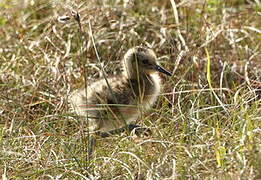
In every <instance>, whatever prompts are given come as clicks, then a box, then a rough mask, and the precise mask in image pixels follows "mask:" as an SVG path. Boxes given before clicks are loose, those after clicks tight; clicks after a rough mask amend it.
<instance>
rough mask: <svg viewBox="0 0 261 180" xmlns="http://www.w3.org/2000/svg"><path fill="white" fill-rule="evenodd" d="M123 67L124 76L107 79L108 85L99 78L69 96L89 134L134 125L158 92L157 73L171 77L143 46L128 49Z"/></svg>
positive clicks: (154, 56)
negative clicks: (84, 121) (87, 121)
mask: <svg viewBox="0 0 261 180" xmlns="http://www.w3.org/2000/svg"><path fill="white" fill-rule="evenodd" d="M122 65H123V67H124V71H123V73H122V74H121V75H119V76H114V77H108V78H107V81H108V84H107V83H106V81H105V79H101V80H98V81H96V82H93V83H91V84H90V85H89V86H88V87H87V91H86V89H85V88H83V89H79V90H76V91H74V92H73V93H72V95H71V96H70V97H69V100H70V103H71V104H72V106H73V108H74V110H75V111H76V113H77V114H78V116H80V117H86V115H87V114H88V119H89V129H90V131H96V130H97V131H101V132H107V131H110V130H114V129H118V128H121V127H124V126H126V125H127V124H130V123H132V122H135V121H136V120H137V118H138V116H139V115H140V114H141V112H143V111H146V110H148V109H149V108H150V107H151V106H152V105H153V103H154V102H155V101H156V99H157V96H158V95H159V93H160V85H161V81H160V77H159V75H158V73H157V71H160V72H163V73H165V74H167V75H171V74H170V73H169V72H168V71H166V70H164V69H163V68H161V67H160V66H159V65H158V64H157V62H156V55H155V53H154V52H153V51H152V50H150V49H147V48H143V47H134V48H132V49H130V50H128V52H127V53H126V54H125V56H124V58H123V61H122ZM108 85H109V86H108Z"/></svg>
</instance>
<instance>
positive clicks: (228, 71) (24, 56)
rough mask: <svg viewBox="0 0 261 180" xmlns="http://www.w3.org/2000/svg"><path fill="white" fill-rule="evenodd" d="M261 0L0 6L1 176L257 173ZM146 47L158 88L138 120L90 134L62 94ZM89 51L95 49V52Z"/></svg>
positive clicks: (260, 158)
mask: <svg viewBox="0 0 261 180" xmlns="http://www.w3.org/2000/svg"><path fill="white" fill-rule="evenodd" d="M260 7H261V6H260V1H258V0H256V1H251V0H230V1H219V0H187V1H185V0H175V1H174V0H147V1H144V0H141V1H131V0H130V1H128V0H126V1H120V0H104V1H95V0H89V1H81V0H74V1H67V0H61V1H51V0H39V1H35V0H30V1H29V0H26V1H21V2H20V1H15V0H2V1H0V8H1V11H0V36H1V38H0V92H1V93H0V174H2V178H3V179H88V178H89V179H140V180H141V179H261V152H260V149H261V148H260V147H261V143H260V142H261V129H260V127H261V106H260V99H261V98H260V96H261V61H260V59H261V54H260V45H261V44H260V42H261V41H260V40H261V30H260V29H261V27H260V26H261V23H260V10H261V8H260ZM136 45H144V46H148V47H150V48H152V49H154V51H155V52H156V54H157V56H158V57H159V60H160V62H161V65H162V66H163V67H165V68H166V69H168V70H170V71H171V72H173V76H172V77H165V76H162V79H163V87H162V93H161V95H160V97H159V98H158V100H157V102H156V103H155V104H154V106H153V108H152V109H151V110H150V111H149V112H146V113H144V114H143V116H142V117H140V118H139V122H138V124H139V125H141V126H143V127H147V128H150V130H151V134H144V135H139V136H137V135H135V134H133V133H128V132H123V133H118V134H115V135H112V136H109V137H107V138H101V137H96V141H97V142H96V146H95V150H94V152H93V156H92V157H91V158H89V157H88V153H87V152H88V132H87V128H86V121H82V120H79V119H77V118H75V116H74V114H72V113H71V111H70V106H69V105H68V102H67V98H68V95H69V94H70V93H71V92H72V91H73V90H74V89H76V88H79V87H81V86H84V85H85V84H86V83H89V82H92V81H94V80H95V79H97V78H102V77H103V75H102V69H103V70H104V72H105V73H106V74H108V75H111V74H119V73H120V71H121V66H120V60H121V58H122V56H123V54H124V53H125V52H126V50H128V49H129V48H131V47H133V46H136ZM95 48H96V49H95Z"/></svg>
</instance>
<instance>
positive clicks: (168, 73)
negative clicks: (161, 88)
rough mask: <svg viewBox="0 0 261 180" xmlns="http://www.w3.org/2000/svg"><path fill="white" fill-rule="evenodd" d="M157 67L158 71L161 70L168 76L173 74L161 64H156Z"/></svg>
mask: <svg viewBox="0 0 261 180" xmlns="http://www.w3.org/2000/svg"><path fill="white" fill-rule="evenodd" d="M155 69H156V71H158V72H161V73H164V74H166V75H168V76H171V75H172V73H171V72H169V71H167V70H166V69H164V68H163V67H161V66H159V65H156V67H155Z"/></svg>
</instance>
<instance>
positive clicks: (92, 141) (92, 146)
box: [88, 134, 96, 161]
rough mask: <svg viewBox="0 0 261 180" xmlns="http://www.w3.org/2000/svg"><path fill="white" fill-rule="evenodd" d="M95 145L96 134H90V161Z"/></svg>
mask: <svg viewBox="0 0 261 180" xmlns="http://www.w3.org/2000/svg"><path fill="white" fill-rule="evenodd" d="M95 145H96V139H95V135H93V134H91V135H89V138H88V161H90V160H91V158H92V155H93V152H94V148H95Z"/></svg>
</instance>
